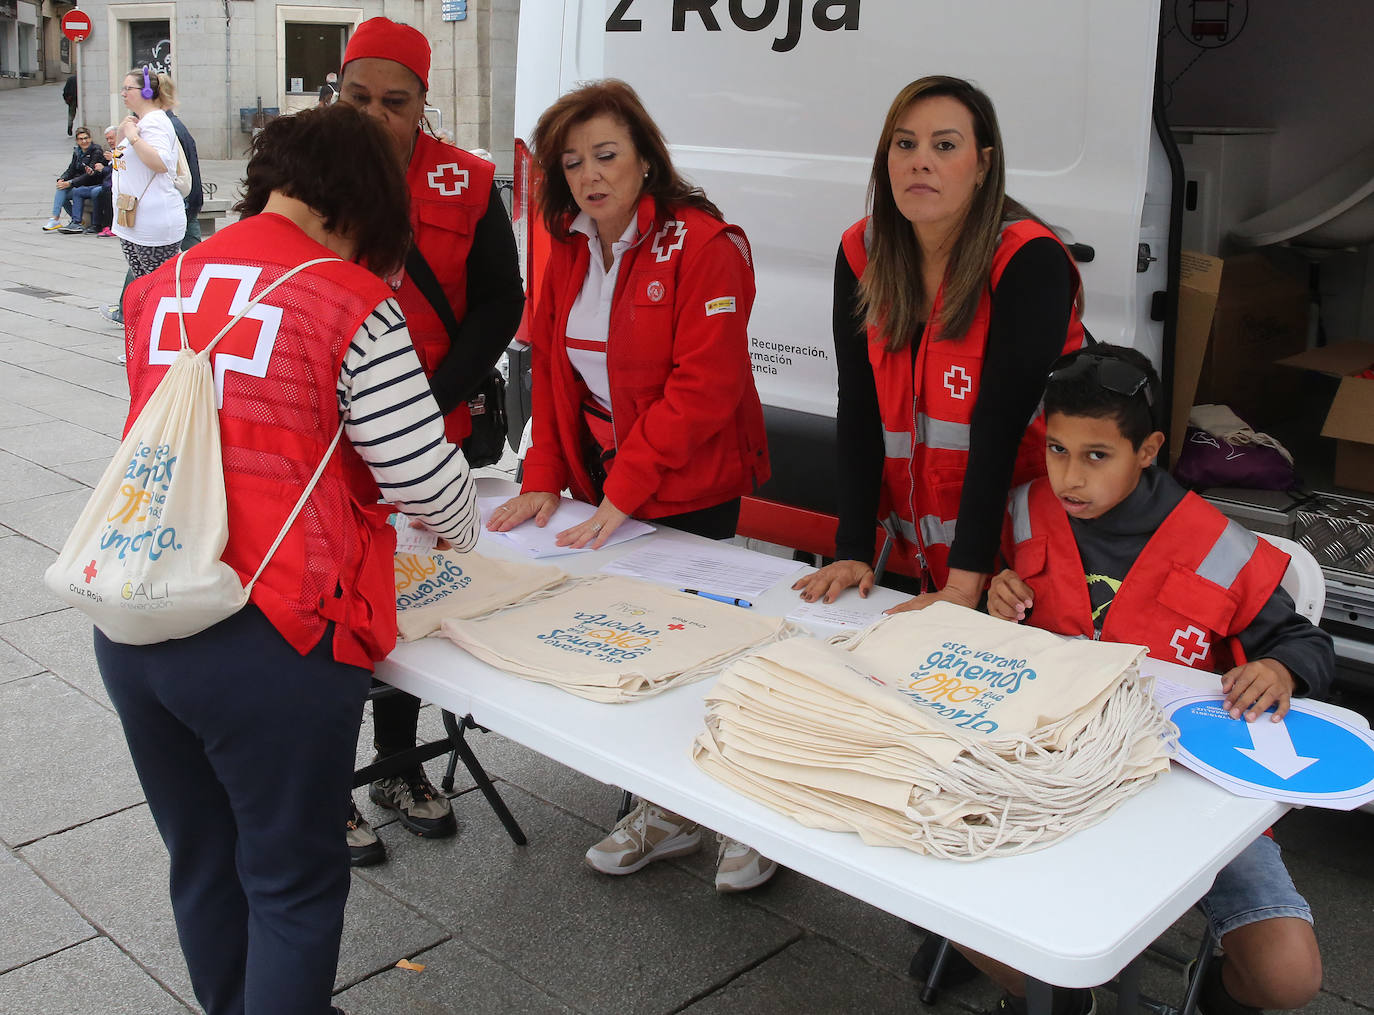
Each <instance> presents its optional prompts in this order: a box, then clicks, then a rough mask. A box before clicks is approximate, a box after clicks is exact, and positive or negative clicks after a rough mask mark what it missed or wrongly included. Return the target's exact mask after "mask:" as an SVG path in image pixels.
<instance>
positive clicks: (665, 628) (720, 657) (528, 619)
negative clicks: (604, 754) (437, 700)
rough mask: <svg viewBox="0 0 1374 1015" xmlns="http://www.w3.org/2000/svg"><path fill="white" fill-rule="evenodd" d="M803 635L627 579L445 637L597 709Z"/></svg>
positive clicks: (567, 590) (563, 590)
mask: <svg viewBox="0 0 1374 1015" xmlns="http://www.w3.org/2000/svg"><path fill="white" fill-rule="evenodd" d="M799 630H800V629H799V628H797V627H795V626H794V625H792V624H790V623H788V622H787V621H785V620H781V619H779V618H776V617H761V616H756V615H755V614H754V613H753V612H752V611H751V610H745V609H741V608H740V607H738V606H726V605H723V604H721V603H716V602H712V601H711V600H709V599H704V598H702V597H701V596H693V595H688V594H686V593H684V592H678V591H675V590H673V589H666V588H663V587H662V586H659V585H651V584H650V583H648V582H644V581H639V580H637V579H634V578H625V577H621V576H618V575H595V576H592V577H587V578H577V579H574V580H572V581H569V582H567V583H566V584H564V585H561V586H559V587H558V588H556V589H552V590H549V591H547V592H541V593H536V594H535V595H533V596H530V597H529V598H527V599H526V600H525V601H524V602H521V603H517V604H514V605H512V606H510V607H508V608H506V609H503V610H498V611H497V612H495V613H493V614H491V615H489V616H487V617H485V618H483V619H481V620H445V621H444V624H443V633H444V636H445V637H447V638H448V639H450V640H451V641H453V642H454V643H455V644H457V645H458V646H459V647H461V648H464V649H466V650H467V651H468V652H470V653H472V654H473V655H474V656H476V657H477V658H478V659H481V660H482V661H483V662H487V663H490V664H491V665H493V666H495V667H497V668H498V669H502V670H505V671H506V672H508V673H514V674H516V675H518V676H522V677H525V678H526V679H528V680H536V681H539V682H540V683H545V684H554V685H556V686H558V687H561V688H563V690H565V691H568V692H570V693H572V694H576V695H579V696H581V697H583V698H590V699H591V700H592V701H603V702H626V701H635V700H638V699H640V698H645V697H648V696H649V695H653V694H658V693H660V692H662V691H665V690H667V689H668V688H669V687H676V686H677V685H679V684H685V683H690V682H691V681H693V680H700V679H701V678H702V677H707V676H712V675H714V674H716V673H717V672H719V670H720V668H721V667H722V666H724V665H725V664H726V663H728V662H730V660H732V659H734V658H736V657H737V656H739V655H741V654H742V653H745V652H748V651H749V650H751V649H754V648H757V647H758V646H760V645H766V644H769V643H770V642H773V641H777V640H778V639H780V638H787V637H790V636H792V635H794V634H796V633H798V631H799Z"/></svg>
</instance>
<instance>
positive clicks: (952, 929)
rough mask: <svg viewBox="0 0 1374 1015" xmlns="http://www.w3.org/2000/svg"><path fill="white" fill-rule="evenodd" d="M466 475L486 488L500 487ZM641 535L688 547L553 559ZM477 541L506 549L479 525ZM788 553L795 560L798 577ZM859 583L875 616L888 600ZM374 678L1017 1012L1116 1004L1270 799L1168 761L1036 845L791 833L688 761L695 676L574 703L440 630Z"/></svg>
mask: <svg viewBox="0 0 1374 1015" xmlns="http://www.w3.org/2000/svg"><path fill="white" fill-rule="evenodd" d="M497 483H501V481H492V480H483V481H482V493H483V495H484V496H491V495H493V494H494V493H497V492H501V491H502V490H506V489H509V490H512V491H513V490H514V487H513V485H511V484H506V483H501V485H500V486H499V487H498V486H496V484H497ZM649 539H652V540H655V541H656V543H655V545H656V546H661V545H664V544H668V543H671V542H674V541H685V542H687V543H692V542H697V541H698V540H697V537H694V536H689V535H686V534H683V533H678V532H672V531H669V530H659V531H658V532H656V533H655V534H654V535H652V536H647V537H642V538H641V539H637V540H634V541H632V542H629V543H626V544H621V545H620V546H617V547H612V548H610V549H608V550H601V551H596V552H593V553H585V554H577V555H572V556H566V557H561V558H557V562H558V563H559V564H560V565H561V566H562V567H564V569H565V570H567V571H569V572H570V573H576V574H589V573H594V572H595V571H597V570H598V569H599V568H600V567H601V566H602V565H603V564H605V563H607V562H608V561H609V560H611V559H614V558H615V557H618V556H620V555H621V554H623V553H625V552H627V551H628V550H631V549H634V548H637V547H640V546H643V545H645V540H649ZM478 550H479V552H481V553H483V554H486V555H489V556H502V557H508V558H511V559H518V553H517V551H512V550H511V549H509V548H508V547H507V546H506V544H504V543H502V542H500V541H497V540H493V539H491V538H490V537H488V536H487V535H486V534H484V536H483V539H482V540H481V542H480V543H479V545H478ZM803 568H804V565H798V573H800V572H801V571H802V570H803ZM792 580H794V579H792V578H789V579H786V580H784V581H781V582H779V583H778V584H777V585H776V586H774V587H773V588H772V589H770V590H769V592H768V593H766V594H765V595H764V596H762V597H759V598H758V599H756V600H755V602H754V609H755V610H757V611H759V612H761V613H767V614H772V615H776V616H783V615H785V614H786V613H788V612H790V611H791V610H792V609H793V608H795V606H796V605H797V602H798V600H797V594H796V593H795V592H792V591H791V589H790V585H791V582H792ZM903 598H905V597H903V596H902V595H900V594H899V593H896V592H892V591H891V590H888V589H875V590H874V592H873V594H872V596H870V598H869V600H868V602H869V603H871V604H872V609H873V611H874V614H875V616H876V615H877V614H878V613H879V612H881V610H883V609H885V608H886V607H888V606H891V605H893V604H894V603H896V602H898V601H900V600H902V599H903ZM1148 668H1149V669H1150V670H1152V671H1153V672H1155V673H1157V674H1158V675H1160V676H1166V675H1167V677H1168V679H1170V680H1172V681H1174V682H1175V683H1180V684H1192V685H1196V686H1199V687H1207V686H1209V682H1210V684H1211V686H1215V684H1216V680H1215V678H1214V677H1212V676H1211V675H1209V674H1204V673H1200V672H1198V671H1194V670H1190V669H1187V668H1185V667H1181V666H1175V665H1172V664H1169V663H1162V662H1157V661H1154V660H1150V661H1149V667H1148ZM377 676H378V677H380V678H381V679H383V680H385V681H387V682H388V683H391V684H394V685H395V686H396V687H399V688H402V689H403V690H406V691H409V692H410V693H412V694H414V695H417V696H418V697H420V698H423V699H425V700H427V701H431V702H434V703H436V704H438V705H440V706H441V707H442V708H444V709H447V710H449V711H451V712H453V713H455V714H456V715H458V716H468V715H470V716H471V717H472V719H473V720H474V721H475V722H476V723H477V724H479V725H481V726H483V727H487V728H489V729H491V730H494V731H496V732H498V733H500V734H501V735H502V736H504V737H508V738H509V739H511V740H514V741H516V742H517V743H519V744H522V745H524V746H526V747H528V748H531V749H532V750H535V751H538V752H539V753H540V754H543V755H545V756H547V757H549V758H552V759H553V760H555V761H557V762H559V763H561V764H563V765H567V766H568V767H570V768H573V769H576V770H577V771H579V772H582V773H584V774H586V775H588V776H591V777H592V778H594V779H598V780H600V781H602V782H605V783H609V784H611V785H615V786H621V787H623V788H625V789H626V790H629V791H631V792H633V793H635V794H638V795H639V796H641V797H644V798H646V799H649V800H652V801H654V802H655V803H657V804H660V805H662V806H664V807H667V808H669V809H670V810H673V811H676V812H677V813H679V814H682V815H684V816H686V817H689V818H691V819H692V820H694V821H698V822H700V823H702V824H703V825H705V826H707V827H709V828H712V829H715V830H716V831H719V832H723V833H724V834H726V835H728V836H730V837H731V838H734V839H737V840H739V841H742V842H747V843H749V844H750V845H751V846H753V847H755V848H756V849H758V850H759V851H760V852H761V853H763V854H764V855H765V856H768V857H771V858H772V859H774V860H776V861H777V862H778V863H779V864H781V865H783V866H785V867H790V868H792V869H793V870H796V871H799V872H800V873H802V874H805V875H806V876H808V877H811V878H814V879H815V880H817V881H821V882H824V883H825V884H828V885H830V886H832V887H834V888H837V889H839V890H840V891H842V892H845V893H846V894H848V895H852V896H854V897H856V898H859V899H862V900H864V901H865V902H868V903H869V904H871V905H874V906H877V907H878V908H879V909H882V910H885V911H887V912H889V913H892V914H893V915H895V916H898V917H901V918H902V919H904V920H907V921H909V922H911V923H914V924H917V925H919V926H921V927H924V928H926V929H928V930H930V931H932V932H934V933H936V934H939V935H942V936H944V937H947V938H949V939H950V940H952V941H956V942H958V943H960V944H963V945H965V946H967V947H970V948H973V949H976V950H977V951H979V952H982V953H983V954H985V955H988V956H991V957H992V958H994V959H997V960H999V961H1001V962H1004V963H1006V964H1007V965H1010V966H1013V967H1014V968H1017V969H1020V970H1023V971H1024V972H1025V973H1026V974H1027V975H1028V976H1030V977H1031V978H1032V979H1033V981H1038V983H1035V984H1034V985H1033V989H1032V992H1031V1001H1032V1006H1033V1008H1039V1007H1040V1005H1041V1003H1047V1000H1048V991H1046V990H1044V989H1043V987H1042V985H1043V984H1056V985H1059V986H1063V987H1090V986H1096V985H1098V984H1102V983H1106V982H1107V981H1109V980H1110V979H1111V978H1112V977H1114V976H1116V975H1117V974H1118V973H1122V981H1121V985H1120V986H1121V992H1122V1002H1123V1008H1124V1009H1128V1008H1129V1007H1130V1006H1132V999H1133V998H1134V997H1135V990H1136V983H1137V979H1136V977H1135V976H1134V975H1132V973H1131V972H1129V971H1127V972H1123V971H1124V970H1127V967H1128V966H1130V964H1131V963H1132V961H1133V960H1134V959H1135V958H1136V956H1138V955H1139V954H1140V953H1141V952H1142V951H1144V950H1145V948H1146V947H1147V946H1148V945H1149V944H1150V943H1151V942H1152V941H1154V940H1155V938H1157V937H1158V936H1159V935H1160V934H1161V933H1163V932H1164V931H1165V930H1166V929H1167V928H1168V927H1169V926H1170V925H1172V924H1173V923H1174V922H1175V921H1176V920H1178V919H1179V918H1180V917H1181V916H1182V915H1183V914H1184V913H1185V912H1186V911H1187V910H1188V909H1189V907H1191V906H1192V905H1193V904H1194V903H1196V902H1197V900H1198V899H1200V898H1201V897H1202V896H1203V895H1204V894H1206V892H1207V890H1208V889H1209V888H1210V887H1211V884H1212V881H1213V879H1214V878H1215V876H1216V874H1217V872H1218V871H1219V870H1220V869H1221V868H1222V867H1223V866H1224V865H1225V864H1226V863H1227V862H1229V861H1230V860H1231V859H1232V858H1234V857H1235V856H1236V855H1237V854H1239V853H1240V852H1241V850H1242V849H1244V848H1245V846H1246V845H1248V844H1249V843H1250V842H1251V841H1253V840H1254V839H1255V837H1256V836H1258V835H1259V834H1261V833H1262V832H1263V831H1264V830H1265V829H1266V828H1268V827H1269V826H1270V825H1271V824H1273V823H1274V821H1276V820H1277V819H1278V818H1279V817H1280V816H1281V815H1283V814H1284V813H1285V811H1286V810H1287V808H1286V807H1285V806H1284V805H1282V804H1277V803H1273V802H1270V801H1264V800H1252V799H1246V798H1243V797H1238V796H1233V795H1232V794H1231V793H1229V792H1227V791H1225V790H1223V789H1221V788H1219V787H1217V786H1215V785H1213V784H1212V783H1209V782H1207V781H1206V780H1204V779H1202V778H1201V777H1199V776H1197V775H1195V774H1193V773H1192V772H1189V771H1187V770H1185V769H1183V768H1181V767H1179V766H1177V765H1175V766H1173V767H1172V768H1171V769H1170V771H1168V772H1167V773H1165V774H1164V775H1162V776H1161V777H1160V778H1159V779H1158V780H1157V781H1156V782H1155V783H1154V784H1152V785H1151V786H1149V787H1147V788H1146V789H1145V790H1144V791H1143V792H1141V793H1139V794H1138V795H1136V796H1135V797H1132V798H1131V799H1129V800H1127V801H1126V802H1125V803H1124V804H1122V805H1121V806H1120V807H1119V808H1117V809H1116V810H1115V811H1113V812H1112V813H1111V814H1110V815H1109V816H1108V817H1107V818H1106V819H1105V820H1104V821H1102V822H1101V823H1100V824H1098V825H1096V826H1094V827H1092V828H1089V829H1086V830H1083V831H1080V832H1077V833H1075V834H1073V835H1071V836H1069V837H1068V838H1067V839H1065V840H1063V841H1062V842H1059V843H1057V844H1055V845H1053V846H1051V847H1049V848H1047V849H1044V850H1040V851H1038V852H1034V853H1028V854H1024V855H1021V856H1015V857H1005V858H994V859H986V860H979V861H977V862H973V863H960V862H957V861H951V860H942V859H937V858H933V857H929V856H921V855H918V854H915V853H911V852H908V851H907V850H904V849H897V848H889V847H879V846H866V845H864V844H863V843H862V842H861V841H860V839H859V837H858V836H857V835H855V834H849V833H841V832H829V831H820V830H817V829H813V828H807V827H805V826H803V825H801V824H799V823H797V822H796V821H794V820H792V819H791V818H788V817H785V816H783V815H782V814H779V813H777V812H775V811H773V810H771V809H769V808H767V807H765V806H763V805H762V804H760V803H757V802H755V801H753V800H751V799H749V798H747V797H744V796H742V795H740V794H739V793H736V792H735V791H733V790H731V789H729V788H727V787H725V786H723V785H721V784H720V783H718V782H716V781H714V780H713V779H711V778H710V777H709V776H707V775H706V774H705V773H704V772H702V771H701V770H700V769H698V768H697V767H696V765H695V764H694V763H693V762H692V760H691V745H692V741H693V739H694V738H695V737H696V735H697V733H698V732H699V731H700V730H701V729H702V728H703V718H704V715H705V706H704V704H703V698H704V697H705V696H706V693H707V691H708V690H709V689H710V687H711V681H709V680H706V681H701V682H698V683H695V684H689V685H686V686H683V687H678V688H674V689H671V690H669V691H665V692H663V693H662V694H659V695H657V696H655V697H653V698H649V699H647V700H644V701H640V702H635V703H633V704H622V705H606V704H599V703H596V702H591V701H587V700H585V699H582V698H579V697H576V696H574V695H572V694H569V693H567V692H565V691H562V690H560V689H558V688H556V687H551V686H548V685H544V684H538V683H535V682H532V681H527V680H523V679H521V678H519V677H515V676H511V675H509V674H507V673H504V672H502V671H499V670H497V669H495V668H493V667H491V666H489V665H487V664H486V663H483V662H481V661H479V660H477V659H475V658H473V657H472V656H470V655H468V654H467V653H466V652H464V651H462V650H461V649H459V648H458V647H457V646H455V645H453V644H452V643H450V642H448V641H447V640H445V639H442V638H428V639H425V640H423V641H420V642H415V643H410V644H403V645H400V646H398V647H397V649H396V650H395V651H394V652H393V653H392V654H391V656H390V657H388V658H387V659H386V660H385V661H384V662H383V663H382V664H380V665H379V666H378V667H377Z"/></svg>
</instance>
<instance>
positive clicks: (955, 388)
mask: <svg viewBox="0 0 1374 1015" xmlns="http://www.w3.org/2000/svg"><path fill="white" fill-rule="evenodd" d="M945 387H946V388H948V389H949V393H950V394H951V395H953V396H954V397H955V398H957V399H959V400H960V401H961V402H962V401H963V400H964V398H965V397H966V396H967V395H968V393H969V392H970V391H972V390H973V378H972V377H970V376H969V375H968V371H967V370H965V369H964V368H963V367H961V366H958V365H957V364H956V365H955V366H952V367H950V368H949V369H948V370H946V371H945Z"/></svg>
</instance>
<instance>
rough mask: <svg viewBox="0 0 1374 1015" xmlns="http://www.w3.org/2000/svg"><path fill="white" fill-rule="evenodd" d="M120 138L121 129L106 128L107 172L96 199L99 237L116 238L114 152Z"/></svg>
mask: <svg viewBox="0 0 1374 1015" xmlns="http://www.w3.org/2000/svg"><path fill="white" fill-rule="evenodd" d="M118 137H119V128H118V127H117V126H115V125H114V124H110V125H109V126H108V127H106V128H105V171H104V173H103V174H102V177H103V178H102V179H101V181H100V193H99V194H97V195H96V198H95V225H96V228H97V230H98V232H97V234H96V235H98V236H114V230H113V229H111V228H110V227H111V226H112V225H114V195H113V193H112V192H111V189H110V188H111V186H112V185H113V184H114V150H115V142H116V140H117V139H118Z"/></svg>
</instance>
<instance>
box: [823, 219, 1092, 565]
mask: <svg viewBox="0 0 1374 1015" xmlns="http://www.w3.org/2000/svg"><path fill="white" fill-rule="evenodd" d="M867 227H868V219H866V218H865V219H861V220H860V221H858V222H856V223H854V225H852V226H850V227H849V228H848V229H847V230H845V234H844V239H843V241H842V246H843V249H844V253H845V259H846V260H847V261H848V262H849V267H850V268H851V269H852V270H853V272H854V275H855V277H857V278H862V277H863V273H864V268H865V267H866V266H867V264H868V250H867V237H866V235H865V233H866V230H867ZM1041 236H1049V237H1052V238H1054V239H1055V242H1058V237H1055V235H1054V233H1053V232H1051V231H1050V230H1049V229H1047V228H1046V227H1044V226H1042V225H1041V224H1040V223H1038V222H1036V221H1034V220H1032V219H1023V220H1022V221H1020V222H1013V223H1010V224H1008V225H1006V226H1004V227H1003V229H1002V233H1001V236H1000V237H999V238H998V243H997V250H996V251H995V252H994V253H993V257H992V272H991V279H990V282H989V285H988V288H987V289H985V290H984V292H983V295H982V298H981V299H980V300H979V301H978V310H977V313H976V314H975V315H974V318H973V323H972V324H970V325H969V329H968V331H967V332H966V333H965V334H964V335H963V336H962V337H960V338H952V339H946V338H943V337H942V336H941V335H940V332H939V325H938V323H937V322H938V319H939V313H940V299H941V295H942V293H943V290H942V291H941V292H939V293H936V295H935V305H934V306H933V307H932V309H931V313H930V320H929V322H928V323H927V324H926V330H925V334H924V335H923V336H922V338H921V343H920V345H919V346H918V347H917V349H916V357H915V359H916V362H915V366H914V369H913V366H912V359H911V353H910V351H909V350H907V349H902V350H900V351H898V352H890V351H888V349H887V345H886V340H885V337H884V336H883V335H881V334H880V333H879V332H878V329H877V328H875V327H873V326H871V325H870V326H869V329H868V358H869V362H870V363H872V365H873V380H874V382H875V384H876V385H877V389H878V411H879V414H880V415H881V416H882V421H883V446H884V456H883V488H882V495H881V498H880V500H879V507H878V511H879V515H880V516H881V517H880V520H881V522H882V524H883V527H884V528H886V529H887V530H888V532H889V533H891V534H892V536H893V537H894V539H895V543H896V546H895V552H894V553H893V554H892V556H890V557H889V558H888V567H895V569H896V570H898V571H901V572H903V573H906V574H911V575H917V576H921V575H923V573H925V574H929V575H930V578H931V580H932V581H933V582H934V585H935V588H937V589H939V588H943V587H944V584H945V581H946V580H947V579H948V577H949V548H950V546H951V545H952V544H953V542H954V528H955V521H956V519H957V518H958V514H959V497H960V495H961V493H962V492H963V489H964V473H965V471H966V470H967V469H968V446H969V424H970V423H971V421H972V419H973V407H974V405H975V404H976V403H977V401H978V389H979V386H980V384H981V381H982V375H983V355H984V351H985V349H986V347H987V339H988V322H989V319H990V318H991V314H992V292H993V290H994V289H996V288H997V283H998V281H999V280H1000V279H1001V277H1002V272H1003V271H1005V270H1006V267H1007V263H1008V262H1009V261H1010V260H1011V259H1012V256H1013V255H1014V254H1015V253H1016V252H1017V251H1018V250H1020V249H1021V247H1022V246H1024V245H1025V244H1026V243H1027V242H1029V241H1030V240H1033V239H1036V238H1038V237H1041ZM1064 256H1065V257H1068V258H1069V263H1070V264H1072V263H1073V259H1072V257H1071V256H1070V254H1069V252H1068V250H1067V249H1065V251H1064ZM1076 277H1077V272H1076V271H1075V279H1076ZM1082 344H1083V325H1082V323H1081V322H1080V321H1079V319H1078V310H1077V308H1076V307H1075V308H1074V309H1073V311H1072V312H1071V313H1070V316H1069V329H1068V333H1067V334H1066V335H1065V337H1064V348H1063V351H1064V352H1065V353H1069V352H1073V350H1075V349H1077V348H1078V347H1079V346H1081V345H1082ZM913 375H914V377H919V378H920V390H915V383H914V379H913ZM1044 474H1045V420H1044V418H1043V416H1041V415H1040V414H1038V413H1037V414H1036V416H1035V418H1034V419H1032V420H1031V421H1030V424H1029V425H1028V426H1027V428H1026V432H1025V434H1024V435H1023V436H1022V437H1021V443H1020V445H1019V447H1018V449H1017V453H1016V466H1015V469H1014V471H1013V473H1012V484H1013V485H1015V484H1017V483H1023V482H1025V481H1027V480H1029V479H1032V478H1034V477H1035V476H1043V475H1044Z"/></svg>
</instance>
